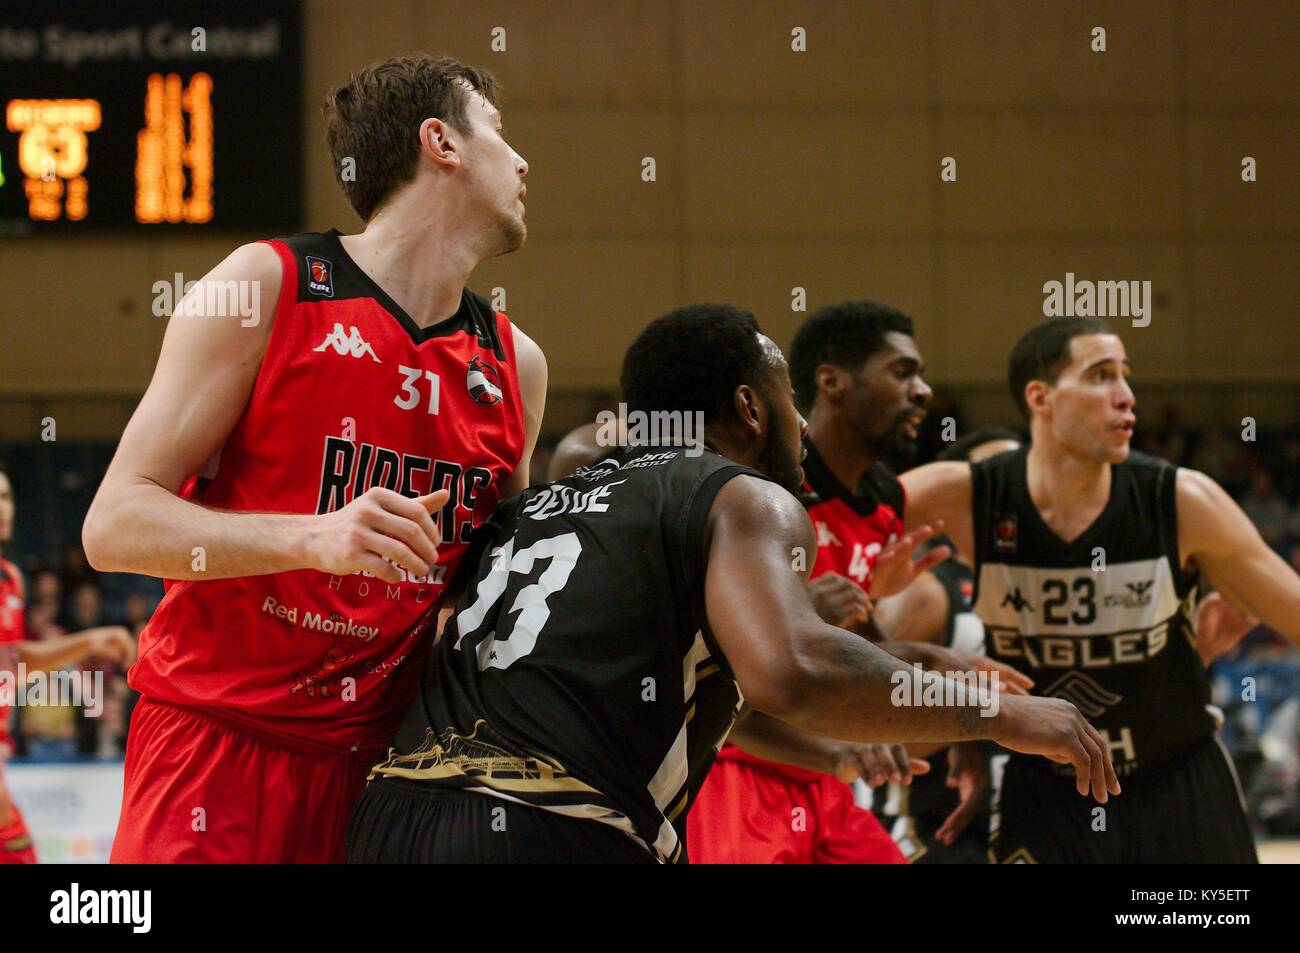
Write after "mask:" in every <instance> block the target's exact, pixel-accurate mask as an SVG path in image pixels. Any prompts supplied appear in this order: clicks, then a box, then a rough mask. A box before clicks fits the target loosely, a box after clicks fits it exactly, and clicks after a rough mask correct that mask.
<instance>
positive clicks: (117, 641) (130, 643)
mask: <svg viewBox="0 0 1300 953" xmlns="http://www.w3.org/2000/svg"><path fill="white" fill-rule="evenodd" d="M86 637H87V638H86V642H87V646H88V651H89V653H90V654H91V655H93V656H95V657H97V658H106V659H111V660H112V661H114V662H116V663H118V664H119V665H130V664H131V663H132V662H134V661H135V639H134V638H133V637H132V636H131V632H130V630H128V629H125V628H123V627H122V626H120V625H105V626H101V627H100V628H98V629H87V630H86Z"/></svg>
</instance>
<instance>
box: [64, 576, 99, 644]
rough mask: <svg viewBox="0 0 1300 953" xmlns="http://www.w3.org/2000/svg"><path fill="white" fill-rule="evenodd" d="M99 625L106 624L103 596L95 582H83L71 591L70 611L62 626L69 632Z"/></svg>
mask: <svg viewBox="0 0 1300 953" xmlns="http://www.w3.org/2000/svg"><path fill="white" fill-rule="evenodd" d="M100 625H107V623H106V622H105V621H104V597H103V596H102V595H101V594H100V592H99V586H97V585H96V584H95V583H93V582H83V583H81V584H80V585H78V586H77V587H76V588H75V589H74V590H73V592H72V611H71V613H70V614H69V617H68V620H67V622H66V623H65V624H64V628H66V629H67V630H68V631H69V632H80V631H81V630H82V629H93V628H95V627H96V626H100Z"/></svg>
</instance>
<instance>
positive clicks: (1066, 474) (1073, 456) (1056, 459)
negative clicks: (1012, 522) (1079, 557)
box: [1025, 439, 1111, 538]
mask: <svg viewBox="0 0 1300 953" xmlns="http://www.w3.org/2000/svg"><path fill="white" fill-rule="evenodd" d="M1026 471H1027V472H1026V474H1025V476H1026V481H1027V483H1028V485H1029V498H1030V499H1031V500H1033V503H1034V506H1035V507H1036V508H1037V509H1038V513H1039V515H1040V516H1041V517H1042V518H1043V520H1044V522H1046V523H1047V525H1048V526H1050V527H1051V528H1052V529H1053V530H1054V531H1056V533H1057V535H1059V536H1061V537H1062V538H1070V537H1072V536H1073V535H1077V534H1076V533H1072V532H1071V530H1073V529H1077V530H1079V531H1080V532H1081V531H1082V530H1083V529H1086V528H1087V527H1088V526H1089V525H1091V524H1092V521H1093V520H1094V519H1096V517H1097V514H1099V513H1100V512H1101V511H1102V510H1103V509H1104V508H1105V506H1106V503H1107V502H1108V501H1109V499H1110V481H1111V469H1110V464H1109V463H1107V462H1106V461H1104V460H1100V461H1099V460H1095V459H1092V458H1090V457H1084V456H1081V455H1079V454H1077V453H1071V452H1070V451H1068V450H1066V449H1065V448H1064V447H1062V446H1060V445H1059V444H1057V443H1055V442H1054V441H1052V440H1050V439H1045V440H1042V441H1039V440H1035V441H1034V443H1033V445H1032V446H1031V447H1030V448H1029V456H1028V460H1027V463H1026ZM1076 524H1080V525H1076Z"/></svg>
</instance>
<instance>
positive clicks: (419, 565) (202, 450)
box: [82, 244, 446, 582]
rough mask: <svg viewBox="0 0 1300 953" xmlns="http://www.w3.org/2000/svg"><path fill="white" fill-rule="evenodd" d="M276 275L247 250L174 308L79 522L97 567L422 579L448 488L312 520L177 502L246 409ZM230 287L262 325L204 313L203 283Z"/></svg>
mask: <svg viewBox="0 0 1300 953" xmlns="http://www.w3.org/2000/svg"><path fill="white" fill-rule="evenodd" d="M280 274H281V266H280V258H279V256H278V255H277V254H276V252H275V250H274V249H273V248H272V247H271V246H269V245H265V244H250V245H244V246H242V247H240V248H238V249H236V250H235V251H234V252H233V253H232V254H231V255H230V256H229V257H228V258H226V259H225V261H223V262H221V263H220V264H219V265H217V267H216V268H214V269H213V270H212V271H210V272H209V273H208V274H207V275H206V276H204V278H203V280H202V281H200V282H198V284H197V285H196V286H195V287H194V289H193V290H192V291H191V292H190V294H188V295H186V297H185V299H184V300H183V302H182V305H178V306H177V308H176V311H175V314H174V315H173V316H172V318H171V320H170V321H169V322H168V325H167V332H166V335H165V336H164V338H163V344H162V351H161V353H160V354H159V356H158V365H157V367H156V368H155V370H154V375H153V379H152V380H151V381H150V383H149V388H148V390H146V391H145V395H144V397H143V398H142V399H141V401H140V405H139V406H138V407H137V408H136V410H135V413H134V414H132V415H131V420H130V422H129V423H128V424H127V426H126V430H125V432H123V434H122V440H121V443H120V444H119V445H118V449H117V453H116V454H115V455H114V457H113V461H112V463H111V464H110V465H109V468H108V472H107V473H106V474H105V476H104V481H103V483H102V484H100V487H99V491H98V492H97V493H96V494H95V499H94V501H93V502H92V503H91V506H90V511H89V512H88V513H87V514H86V521H85V524H84V526H83V527H82V544H83V545H84V546H85V549H86V558H87V559H88V560H89V562H90V564H91V565H92V566H94V567H95V568H96V569H98V570H100V571H101V572H134V573H140V574H142V575H146V576H160V577H166V578H169V579H222V578H228V577H231V576H255V575H262V574H265V573H274V572H283V571H286V570H292V569H304V568H314V569H321V570H323V571H326V572H332V573H339V574H343V573H350V572H354V571H356V570H367V571H370V572H372V573H374V574H375V575H376V576H378V577H379V578H381V579H384V580H386V581H388V582H399V581H400V580H401V573H400V572H399V571H398V569H397V568H396V566H394V565H392V563H396V564H398V565H401V566H403V567H405V568H406V569H407V570H408V571H409V572H411V573H412V574H414V575H417V576H422V575H425V574H426V573H427V572H428V568H429V565H430V563H431V562H432V561H433V560H434V559H435V558H436V546H437V531H436V529H435V528H434V523H433V520H432V518H431V517H430V516H429V511H430V510H435V511H436V510H437V509H438V508H440V507H441V506H442V505H443V504H444V503H445V502H446V491H441V492H440V493H438V494H430V495H429V496H427V497H422V498H420V499H419V500H410V499H407V498H406V497H404V496H401V495H400V494H398V493H395V492H393V491H392V490H388V489H384V488H382V487H376V488H374V489H372V490H370V491H368V492H367V493H365V494H363V495H362V496H360V497H359V498H357V499H356V500H353V501H352V503H350V504H348V505H347V506H346V507H344V508H343V509H341V510H338V511H336V512H334V513H327V514H324V515H320V516H303V515H288V514H276V513H232V512H224V511H221V510H214V509H210V508H208V507H204V506H201V505H199V504H197V503H193V502H190V501H188V500H183V499H181V498H180V497H179V496H178V495H177V494H178V493H179V492H180V489H181V486H182V484H183V483H184V481H185V480H187V479H188V478H189V477H190V476H191V475H193V474H196V473H201V472H202V471H203V469H204V468H205V466H206V465H207V463H208V461H209V460H211V459H212V457H213V456H214V455H215V454H216V452H217V450H218V449H219V448H220V447H221V445H222V443H223V442H224V441H225V439H226V437H227V436H228V435H229V434H230V431H231V430H232V429H233V428H234V426H235V423H236V422H237V421H238V420H239V416H240V414H241V413H243V410H244V407H245V405H246V404H247V403H248V398H249V395H250V394H251V393H252V389H253V382H254V381H255V380H256V378H257V371H258V368H259V366H260V365H261V361H262V355H263V354H264V353H265V351H266V344H267V341H268V340H269V339H270V334H271V324H272V322H273V318H274V315H275V308H276V304H277V302H278V300H279V293H280ZM230 281H234V282H245V281H247V282H256V283H257V284H256V285H254V287H256V288H257V289H258V299H257V300H258V304H259V309H260V313H259V320H257V321H256V322H251V321H247V322H246V321H245V320H244V319H241V318H239V317H226V316H220V315H208V314H206V313H205V311H206V308H205V302H206V301H207V300H208V297H209V296H208V295H207V294H206V293H205V291H204V289H205V287H206V285H207V283H209V282H222V283H224V282H230ZM212 297H213V298H214V299H217V298H220V297H221V296H219V295H216V296H212ZM200 552H201V554H202V558H201V559H199V558H198V554H199V553H200Z"/></svg>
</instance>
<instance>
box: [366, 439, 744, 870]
mask: <svg viewBox="0 0 1300 953" xmlns="http://www.w3.org/2000/svg"><path fill="white" fill-rule="evenodd" d="M741 473H748V474H752V475H755V476H759V475H760V474H758V473H756V471H753V470H749V469H747V468H745V467H742V466H739V465H737V464H734V463H732V462H731V461H730V460H727V459H726V458H725V457H722V456H719V455H717V454H714V453H710V452H704V453H703V454H702V455H699V456H694V457H692V456H688V455H687V453H686V452H685V451H683V450H681V449H673V450H667V451H664V450H656V451H653V452H650V451H646V450H645V449H644V448H641V449H640V450H633V451H629V452H628V453H627V454H626V455H625V456H621V457H615V458H611V459H608V460H604V461H601V462H599V463H597V464H593V465H592V466H589V467H584V468H583V469H580V470H578V472H577V473H575V474H574V475H572V476H570V477H567V478H565V479H563V480H560V481H558V482H556V483H552V484H551V485H549V486H545V487H535V488H533V489H530V490H528V491H526V492H524V493H523V494H521V495H519V496H517V497H515V498H513V499H511V500H507V501H505V502H503V503H501V504H500V505H499V506H498V507H497V509H496V510H495V511H494V513H493V514H492V516H491V518H490V519H489V521H488V522H487V523H486V524H485V525H484V527H483V528H482V530H481V531H480V533H479V535H478V536H477V538H476V540H475V542H474V548H473V549H472V550H471V552H470V554H469V556H468V558H467V559H466V571H467V573H468V575H467V577H466V578H467V579H468V580H469V581H468V584H467V586H466V588H465V591H464V593H463V594H462V596H461V598H460V601H459V602H458V603H457V606H456V610H455V614H454V615H453V616H452V618H451V620H450V621H449V622H448V624H447V628H446V630H445V631H444V633H443V636H442V639H441V641H440V642H439V643H438V645H437V647H436V648H435V649H434V651H433V654H432V656H431V657H430V660H429V663H428V665H427V667H426V670H425V674H424V677H423V680H422V687H421V693H420V697H419V698H418V700H417V701H416V703H415V704H414V705H413V707H412V709H411V711H410V713H409V714H408V716H407V719H406V722H405V724H404V725H403V727H402V729H401V731H400V732H399V734H398V738H397V741H396V743H395V746H394V748H393V750H392V751H390V754H389V758H388V759H387V760H386V761H385V762H384V763H383V764H381V765H379V766H377V767H376V768H375V770H374V772H373V773H372V777H373V776H376V775H385V776H396V777H403V778H410V779H423V780H427V781H429V782H430V783H431V784H435V785H440V786H443V787H457V788H462V789H468V790H472V791H476V792H479V793H481V794H485V795H490V796H494V797H499V798H504V799H506V800H511V801H517V802H520V803H524V804H530V805H533V806H535V807H538V808H543V809H545V810H549V811H555V812H557V813H560V814H566V815H569V816H571V817H574V818H587V819H590V820H592V821H597V822H600V823H604V824H610V825H612V826H614V827H616V828H618V829H619V830H621V831H623V832H624V833H626V834H627V835H628V836H630V837H632V838H634V839H635V840H636V841H637V842H638V843H639V844H641V845H642V846H643V847H644V848H645V849H646V850H647V851H650V852H651V853H652V854H653V855H654V856H655V857H657V858H658V859H659V860H661V861H665V862H678V861H681V860H684V859H685V857H684V854H685V852H684V850H683V847H682V845H683V832H684V831H685V822H686V811H687V808H688V807H689V805H690V802H691V801H692V799H693V798H694V796H695V794H696V792H697V791H698V790H699V786H700V784H701V783H703V780H704V776H705V774H706V773H707V772H708V768H709V765H710V764H711V763H712V761H713V757H714V755H715V754H716V753H717V750H718V748H719V747H721V745H722V742H723V739H724V738H725V737H726V735H727V732H728V731H730V729H731V726H732V724H733V723H734V721H735V718H736V713H737V711H738V710H739V708H740V704H741V696H740V690H739V688H738V687H737V685H736V683H735V679H734V678H733V676H732V673H731V669H730V667H729V666H728V664H727V661H726V659H725V658H724V657H723V655H722V653H721V652H720V651H719V650H718V648H717V646H716V645H715V644H714V642H713V640H712V637H711V636H710V634H709V629H708V626H707V624H706V620H705V613H704V570H705V563H706V555H707V552H706V547H707V518H708V514H709V508H710V506H711V505H712V503H713V499H714V497H715V496H716V495H717V493H718V490H719V489H721V487H722V486H723V484H724V483H726V482H727V481H728V480H730V479H731V478H732V477H735V476H737V475H738V474H741Z"/></svg>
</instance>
